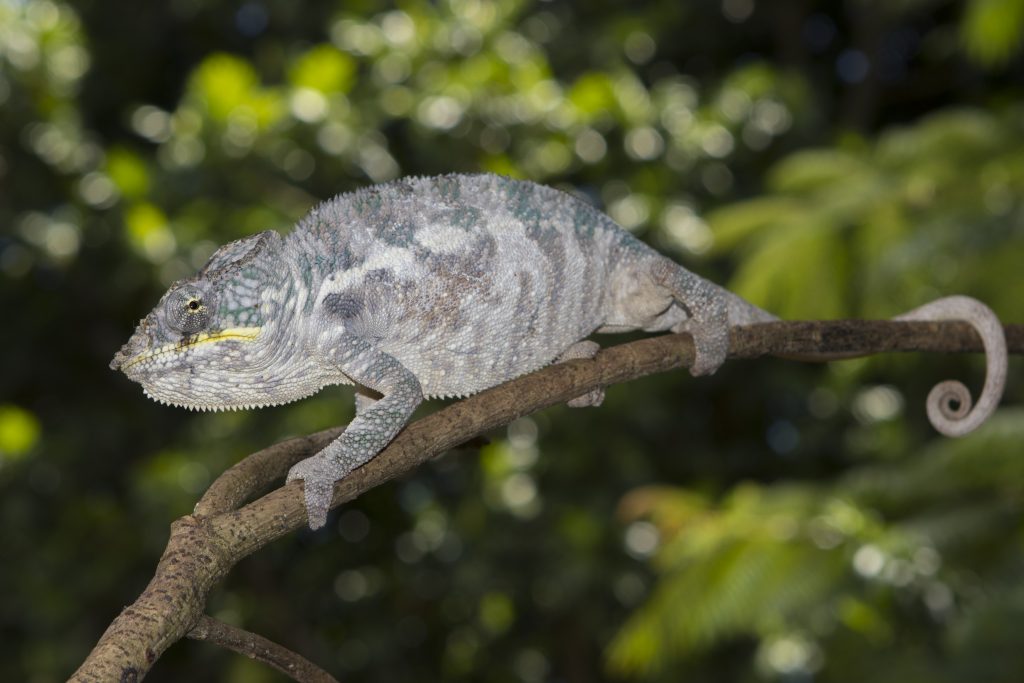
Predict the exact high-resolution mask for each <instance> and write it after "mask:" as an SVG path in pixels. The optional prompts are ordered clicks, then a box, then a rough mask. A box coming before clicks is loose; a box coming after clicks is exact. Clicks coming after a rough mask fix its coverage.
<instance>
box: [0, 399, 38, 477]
mask: <svg viewBox="0 0 1024 683" xmlns="http://www.w3.org/2000/svg"><path fill="white" fill-rule="evenodd" d="M41 431H42V428H41V426H40V424H39V419H38V418H37V417H36V416H35V415H33V414H32V413H30V412H29V411H27V410H25V409H24V408H21V407H19V406H16V405H13V404H10V403H5V404H0V464H2V463H3V461H4V460H9V461H10V460H17V459H19V458H21V457H22V456H24V455H25V454H26V453H28V452H29V451H30V450H32V448H33V447H34V446H35V445H36V442H37V441H38V440H39V435H40V433H41Z"/></svg>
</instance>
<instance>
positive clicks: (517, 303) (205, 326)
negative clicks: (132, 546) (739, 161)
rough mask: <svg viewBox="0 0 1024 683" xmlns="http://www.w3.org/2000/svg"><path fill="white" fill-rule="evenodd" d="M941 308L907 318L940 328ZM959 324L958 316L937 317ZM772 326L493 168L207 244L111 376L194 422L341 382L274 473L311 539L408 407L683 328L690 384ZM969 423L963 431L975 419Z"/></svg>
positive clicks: (377, 191) (622, 235)
mask: <svg viewBox="0 0 1024 683" xmlns="http://www.w3.org/2000/svg"><path fill="white" fill-rule="evenodd" d="M959 299H963V297H959V298H958V300H959ZM942 301H946V300H940V302H939V303H938V305H937V307H936V304H933V308H931V309H928V310H927V311H925V312H924V313H922V314H921V316H922V317H936V316H939V317H943V313H944V311H946V309H945V308H943V304H942V303H941V302H942ZM960 303H961V304H963V302H962V301H961V302H960ZM974 303H977V302H974ZM977 305H978V306H981V308H983V309H984V306H982V305H981V304H977ZM968 309H970V310H968ZM987 310H988V309H984V311H982V312H981V313H978V315H982V316H984V315H986V313H985V311H987ZM964 311H967V313H965V312H964ZM972 311H974V312H972ZM975 312H976V311H975V309H972V306H971V305H970V304H964V305H962V306H961V307H960V308H957V309H956V310H955V311H953V313H954V315H946V316H945V317H958V318H960V317H969V316H970V315H974V314H975ZM910 315H911V317H913V314H910ZM987 315H989V316H990V317H991V318H992V319H994V316H993V315H991V312H990V311H989V312H988V313H987ZM774 319H775V318H774V317H773V316H771V315H770V314H768V313H765V312H764V311H762V310H760V309H758V308H756V307H754V306H752V305H751V304H748V303H747V302H745V301H744V300H742V299H740V298H739V297H737V296H735V295H734V294H731V293H730V292H728V291H726V290H724V289H722V288H720V287H719V286H717V285H715V284H714V283H711V282H709V281H707V280H704V279H702V278H700V277H698V276H696V275H694V274H693V273H690V272H689V271H687V270H685V269H684V268H682V267H681V266H679V265H677V264H676V263H674V262H673V261H671V260H669V259H667V258H666V257H664V256H662V255H661V254H659V253H658V252H656V251H654V250H653V249H651V248H650V247H648V246H646V245H645V244H643V243H642V242H640V241H639V240H637V239H635V238H634V237H632V236H631V235H630V234H629V233H627V232H625V231H624V230H622V229H621V228H620V227H618V226H617V225H616V224H615V223H614V222H613V221H612V220H611V219H610V218H608V217H607V216H605V215H604V214H602V213H601V212H599V211H597V210H596V209H595V208H593V207H592V206H591V205H590V204H588V203H586V202H585V201H582V200H580V199H578V198H575V197H573V196H571V195H569V194H566V193H563V192H560V191H558V190H554V189H552V188H548V187H544V186H541V185H537V184H534V183H530V182H524V181H516V180H511V179H508V178H502V177H499V176H494V175H448V176H440V177H433V178H408V179H404V180H399V181H395V182H391V183H387V184H384V185H379V186H374V187H369V188H366V189H363V190H360V191H357V192H354V193H350V194H343V195H340V196H338V197H336V198H334V199H332V200H329V201H327V202H324V203H323V204H321V205H319V206H317V207H316V208H314V209H313V210H312V211H311V212H310V213H309V214H308V215H307V216H306V217H305V218H303V219H302V220H301V221H300V222H299V224H298V225H297V226H296V228H295V230H294V231H292V232H291V233H290V234H289V235H288V236H287V237H283V238H282V237H281V236H280V235H279V234H278V233H276V232H273V231H267V232H263V233H260V234H258V235H253V236H251V237H248V238H245V239H241V240H238V241H236V242H232V243H230V244H227V245H225V246H223V247H221V248H220V249H219V250H218V251H217V252H216V253H215V254H214V255H213V256H212V257H211V258H210V261H209V262H208V263H207V264H206V266H205V267H204V268H203V269H202V270H201V271H200V272H199V273H198V274H197V275H195V276H194V277H192V278H190V279H188V280H185V281H181V282H178V283H175V284H174V285H173V286H172V287H171V289H170V290H169V291H168V292H167V293H166V294H165V295H164V297H163V298H162V299H161V301H160V303H159V304H158V305H157V307H156V308H155V309H154V310H153V311H152V312H151V313H150V314H149V315H148V316H147V317H146V318H145V319H144V320H142V321H141V322H140V324H139V326H138V328H137V329H136V331H135V334H134V335H133V336H132V337H131V339H130V340H129V341H128V343H127V344H125V345H124V347H123V348H122V349H121V350H120V351H119V352H118V353H117V355H116V356H115V357H114V360H113V362H112V363H111V366H112V367H113V368H115V369H120V370H122V371H123V372H124V373H125V374H126V375H127V376H128V377H129V378H131V379H132V380H135V381H137V382H139V383H140V384H141V385H142V386H143V388H144V390H145V392H146V394H147V395H149V396H150V397H152V398H154V399H156V400H158V401H161V402H164V403H168V404H172V405H177V406H184V407H188V408H193V409H202V410H222V409H237V408H254V407H259V406H268V405H275V404H280V403H287V402H290V401H295V400H298V399H300V398H304V397H306V396H309V395H311V394H313V393H315V392H317V391H319V390H320V389H321V388H323V387H324V386H327V385H329V384H355V385H356V386H357V393H356V417H355V419H354V420H353V421H352V422H351V424H349V426H348V427H347V429H346V430H345V432H344V433H343V434H342V435H341V436H340V437H339V438H338V439H337V440H335V441H334V442H332V443H331V444H329V445H328V446H327V447H326V448H324V449H323V450H322V451H321V452H320V453H318V454H316V455H314V456H312V457H310V458H308V459H306V460H304V461H302V462H300V463H298V464H297V465H296V466H295V467H293V468H292V470H291V472H290V473H289V475H288V478H289V480H292V479H301V480H302V481H303V482H304V491H305V500H306V508H307V513H308V517H309V524H310V526H311V527H313V528H317V527H320V526H322V525H323V524H324V523H325V521H326V517H327V511H328V509H329V506H330V502H331V494H332V491H333V487H334V483H335V482H336V481H337V480H339V479H341V478H342V477H344V476H345V475H347V474H348V473H349V472H351V471H352V470H353V469H355V468H357V467H359V466H360V465H362V464H364V463H366V462H367V461H368V460H370V459H371V458H372V457H373V456H374V455H376V454H377V453H378V452H379V451H380V450H382V449H383V448H384V447H385V446H386V445H387V444H388V442H389V441H391V439H392V438H394V436H395V434H396V433H397V432H398V431H399V430H400V429H401V428H402V426H403V425H405V423H406V422H407V420H408V419H409V416H410V415H411V414H412V412H413V410H414V409H415V408H416V406H417V405H418V404H419V403H420V402H421V401H422V400H423V399H424V398H429V397H437V396H465V395H468V394H472V393H474V392H477V391H480V390H482V389H485V388H487V387H492V386H495V385H497V384H500V383H502V382H505V381H507V380H509V379H512V378H514V377H517V376H519V375H522V374H525V373H527V372H530V371H532V370H536V369H538V368H540V367H543V366H544V365H547V364H548V363H551V362H553V361H556V360H567V359H571V358H584V357H592V356H593V355H594V353H596V351H597V348H598V347H597V345H596V344H595V343H593V342H591V341H584V340H586V338H587V337H589V336H590V335H591V334H592V333H594V332H621V331H627V330H635V329H642V330H647V331H661V330H672V331H676V332H688V333H690V334H691V335H692V336H693V338H694V341H695V346H696V351H697V353H696V361H695V363H694V365H693V367H692V368H691V372H692V373H693V374H694V375H703V374H708V373H711V372H714V371H715V369H717V368H718V366H719V365H720V364H721V363H722V362H723V361H724V360H725V357H726V353H727V351H728V338H729V327H730V326H732V325H742V324H749V323H752V322H761V321H770V320H774ZM988 322H989V327H991V320H989V321H988ZM995 324H996V327H998V336H999V340H1001V339H1002V336H1001V330H1002V328H1001V327H999V326H998V321H996V322H995ZM993 343H994V342H993ZM988 350H989V353H990V354H995V355H996V356H998V348H995V349H994V350H993V349H988ZM1005 355H1006V354H1005V347H1004V349H1003V365H1004V367H1005ZM992 364H993V365H995V364H996V363H992ZM996 374H998V373H996ZM991 375H992V371H991V369H990V376H991ZM367 389H369V390H371V391H367ZM997 389H998V392H997V395H996V398H995V400H996V401H998V394H1001V384H1000V385H999V386H998V387H997ZM986 393H991V391H989V390H988V388H987V389H986ZM378 396H379V399H378V398H376V397H378ZM602 397H603V393H602V391H601V390H596V391H593V392H590V393H588V394H587V395H585V396H581V397H579V398H577V399H575V400H574V401H573V402H572V405H596V404H599V403H600V402H601V399H602ZM992 407H993V408H994V405H993V406H992ZM947 412H948V411H947ZM989 412H991V410H989ZM977 413H978V411H977V410H975V411H974V412H973V413H972V414H971V416H970V417H971V418H974V419H975V421H978V422H979V423H980V420H983V419H984V418H985V417H986V416H987V414H986V415H978V414H977ZM979 417H980V420H978V419H977V418H979ZM947 419H949V420H954V421H957V420H958V421H960V422H963V421H964V420H965V418H964V416H952V417H949V416H947Z"/></svg>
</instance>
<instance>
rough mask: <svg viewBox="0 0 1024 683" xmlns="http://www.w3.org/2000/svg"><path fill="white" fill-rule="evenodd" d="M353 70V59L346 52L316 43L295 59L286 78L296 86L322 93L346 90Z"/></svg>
mask: <svg viewBox="0 0 1024 683" xmlns="http://www.w3.org/2000/svg"><path fill="white" fill-rule="evenodd" d="M355 72H356V63H355V60H353V59H352V58H351V57H349V56H348V55H347V54H345V53H344V52H342V51H341V50H339V49H337V48H336V47H334V46H333V45H318V46H316V47H314V48H312V49H310V50H308V51H307V52H305V53H303V54H302V55H301V56H300V57H299V58H298V59H296V60H295V62H294V63H293V64H292V66H291V68H290V69H289V71H288V80H289V81H291V83H292V85H294V86H296V87H299V88H311V89H313V90H318V91H320V92H322V93H335V92H348V90H349V88H351V87H352V83H353V81H354V79H355Z"/></svg>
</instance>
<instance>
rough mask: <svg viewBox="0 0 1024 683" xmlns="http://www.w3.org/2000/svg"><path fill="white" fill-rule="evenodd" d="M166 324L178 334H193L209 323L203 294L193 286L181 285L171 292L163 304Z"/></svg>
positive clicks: (207, 309)
mask: <svg viewBox="0 0 1024 683" xmlns="http://www.w3.org/2000/svg"><path fill="white" fill-rule="evenodd" d="M164 314H165V317H166V320H167V322H168V323H169V324H170V326H171V327H173V328H174V329H175V330H177V331H178V332H181V333H183V334H195V333H196V332H200V331H202V330H204V329H206V327H207V325H208V324H209V322H210V307H209V305H208V304H207V302H206V297H205V296H204V295H203V292H202V291H201V290H200V289H199V288H198V287H196V286H195V285H191V284H189V285H183V286H182V287H180V288H179V289H177V290H176V291H174V292H171V294H170V295H168V297H167V301H166V302H165V303H164Z"/></svg>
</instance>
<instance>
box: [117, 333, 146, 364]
mask: <svg viewBox="0 0 1024 683" xmlns="http://www.w3.org/2000/svg"><path fill="white" fill-rule="evenodd" d="M149 347H150V340H149V335H146V334H144V333H143V332H142V330H141V329H139V330H136V331H135V334H133V335H132V336H131V338H130V339H129V340H128V342H127V343H125V345H124V346H122V347H121V349H120V350H119V351H118V352H117V353H115V354H114V359H113V360H112V361H110V369H111V370H122V371H123V370H124V369H125V365H126V364H127V363H129V361H131V359H133V358H136V357H138V355H139V354H141V353H143V352H145V351H146V350H147V349H149Z"/></svg>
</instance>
